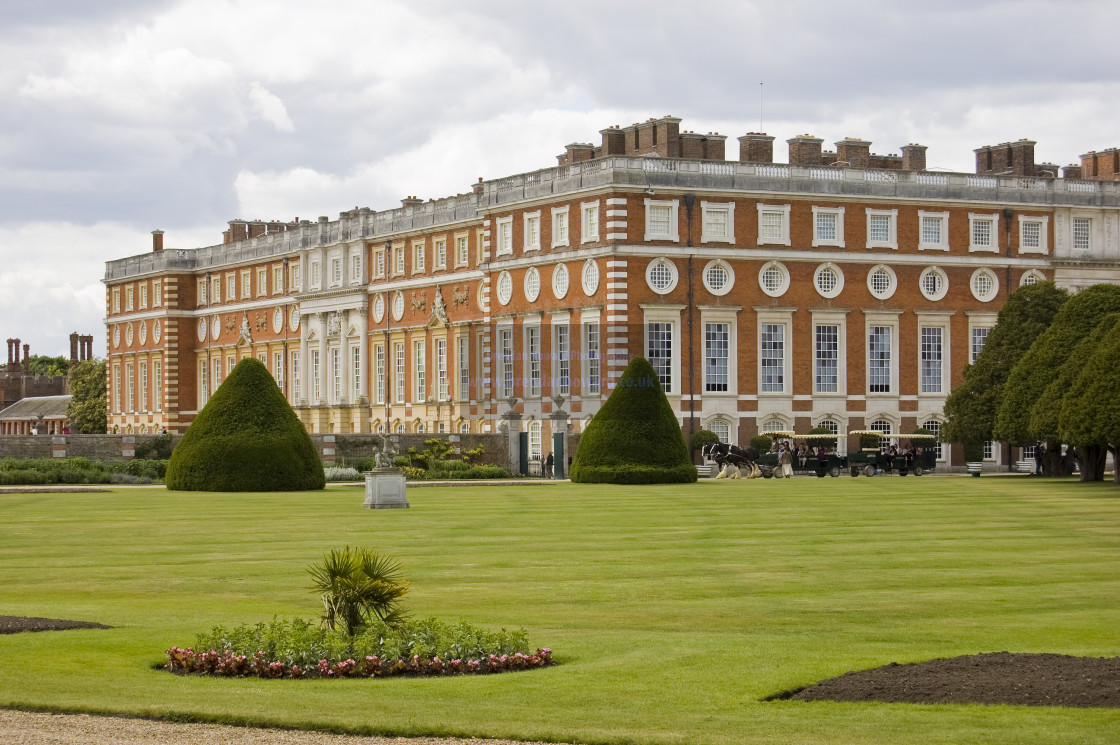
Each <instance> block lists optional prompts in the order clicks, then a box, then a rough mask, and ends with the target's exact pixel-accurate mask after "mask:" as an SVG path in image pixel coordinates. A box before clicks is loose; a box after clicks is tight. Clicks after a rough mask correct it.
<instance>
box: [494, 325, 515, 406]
mask: <svg viewBox="0 0 1120 745" xmlns="http://www.w3.org/2000/svg"><path fill="white" fill-rule="evenodd" d="M497 336H498V338H497V345H496V346H495V355H494V364H495V368H496V369H495V372H496V373H497V375H496V376H495V377H496V378H497V379H496V380H495V381H494V388H495V390H496V392H497V394H498V398H509V397H510V396H512V395H513V394H514V391H516V390H517V380H516V378H515V370H516V368H515V367H514V361H513V357H514V350H513V325H512V324H505V325H502V326H499V327H498V335H497Z"/></svg>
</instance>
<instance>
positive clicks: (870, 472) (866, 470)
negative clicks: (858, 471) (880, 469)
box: [863, 463, 875, 476]
mask: <svg viewBox="0 0 1120 745" xmlns="http://www.w3.org/2000/svg"><path fill="white" fill-rule="evenodd" d="M863 475H864V476H874V475H875V466H873V465H871V464H870V463H868V464H867V465H866V466H864V467H863Z"/></svg>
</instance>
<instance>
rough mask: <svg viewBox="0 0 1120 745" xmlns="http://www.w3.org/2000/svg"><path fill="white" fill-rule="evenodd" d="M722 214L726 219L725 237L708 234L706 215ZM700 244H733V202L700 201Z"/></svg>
mask: <svg viewBox="0 0 1120 745" xmlns="http://www.w3.org/2000/svg"><path fill="white" fill-rule="evenodd" d="M717 212H722V213H724V216H725V217H726V218H727V233H726V235H716V234H714V233H709V232H708V214H709V213H711V214H715V213H717ZM700 242H701V243H734V242H735V203H734V202H705V201H703V200H701V201H700Z"/></svg>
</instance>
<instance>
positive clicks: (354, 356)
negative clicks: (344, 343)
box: [350, 344, 363, 403]
mask: <svg viewBox="0 0 1120 745" xmlns="http://www.w3.org/2000/svg"><path fill="white" fill-rule="evenodd" d="M350 362H351V368H350V370H351V372H352V373H353V376H354V381H353V382H354V399H353V403H357V402H358V400H359V399H361V398H362V394H363V391H362V347H361V346H360V345H359V344H355V345H353V346H352V347H350Z"/></svg>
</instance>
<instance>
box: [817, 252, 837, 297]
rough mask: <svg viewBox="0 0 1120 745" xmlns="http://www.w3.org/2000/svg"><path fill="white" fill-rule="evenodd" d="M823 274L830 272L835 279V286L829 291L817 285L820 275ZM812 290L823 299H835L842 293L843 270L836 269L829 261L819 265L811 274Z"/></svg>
mask: <svg viewBox="0 0 1120 745" xmlns="http://www.w3.org/2000/svg"><path fill="white" fill-rule="evenodd" d="M824 272H832V274H833V275H834V276H835V277H836V286H835V287H833V288H832V289H831V290H823V289H821V287H820V284H819V283H818V280H819V278H820V275H821V274H823V273H824ZM813 289H814V290H816V291H817V294H818V295H820V296H821V297H823V298H834V297H837V296H838V295H839V294H840V293H841V292H843V291H844V270H843V269H841V268H840V267H838V266H837V265H836V264H833V263H832V262H831V261H826V262H825V263H823V264H821V265H820V266H818V267H817V268H816V270H815V271H814V272H813Z"/></svg>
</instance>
